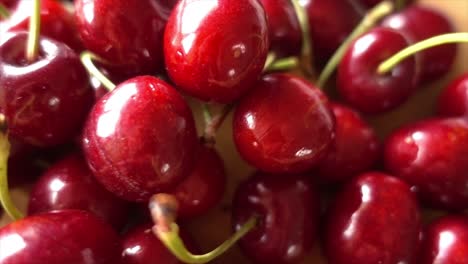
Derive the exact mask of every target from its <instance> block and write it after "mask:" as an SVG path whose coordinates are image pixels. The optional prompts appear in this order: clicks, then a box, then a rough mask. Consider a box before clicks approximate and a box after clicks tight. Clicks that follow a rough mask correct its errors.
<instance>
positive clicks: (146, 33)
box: [75, 0, 169, 76]
mask: <svg viewBox="0 0 468 264" xmlns="http://www.w3.org/2000/svg"><path fill="white" fill-rule="evenodd" d="M168 13H169V11H168V10H166V7H165V6H164V5H163V4H161V3H159V1H154V0H76V1H75V14H76V21H77V24H78V31H79V33H80V35H81V39H82V40H83V43H84V45H85V46H86V48H87V49H88V50H90V51H91V52H93V53H95V54H97V55H98V56H100V57H101V58H103V59H105V60H106V61H107V62H109V63H111V64H112V66H113V68H115V69H114V70H116V71H118V72H120V73H123V74H125V75H129V76H135V75H138V74H152V73H155V72H156V71H157V70H160V69H162V49H163V47H162V45H163V40H162V38H163V32H164V26H165V24H166V20H167V15H168Z"/></svg>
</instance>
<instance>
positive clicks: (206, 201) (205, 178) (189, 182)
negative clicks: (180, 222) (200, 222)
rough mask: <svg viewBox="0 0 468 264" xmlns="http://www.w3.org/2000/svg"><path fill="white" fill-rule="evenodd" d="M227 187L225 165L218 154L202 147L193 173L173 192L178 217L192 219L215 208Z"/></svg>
mask: <svg viewBox="0 0 468 264" xmlns="http://www.w3.org/2000/svg"><path fill="white" fill-rule="evenodd" d="M225 185H226V173H225V171H224V163H223V160H222V158H221V157H220V156H219V154H218V152H216V150H215V149H213V148H211V147H206V146H201V147H200V150H199V151H198V153H197V161H196V162H195V167H194V168H193V170H192V172H191V173H190V174H189V175H188V176H187V177H186V178H185V179H184V180H183V181H182V182H181V183H179V185H177V187H176V188H175V189H174V190H173V191H172V192H171V193H172V194H174V195H175V197H176V198H177V201H178V202H179V208H178V210H177V215H178V217H181V218H191V217H195V216H199V215H202V214H204V213H206V212H207V211H208V210H210V209H211V208H213V207H214V206H215V205H216V204H217V203H218V202H219V201H220V200H221V198H222V197H223V194H224V190H225Z"/></svg>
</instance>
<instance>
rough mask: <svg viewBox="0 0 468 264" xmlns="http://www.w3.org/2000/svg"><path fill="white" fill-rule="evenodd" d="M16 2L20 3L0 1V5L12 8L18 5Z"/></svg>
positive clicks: (7, 0) (13, 0) (14, 0)
mask: <svg viewBox="0 0 468 264" xmlns="http://www.w3.org/2000/svg"><path fill="white" fill-rule="evenodd" d="M18 2H21V1H18V0H0V4H3V5H4V6H5V7H7V8H14V7H15V6H16V5H17V4H18Z"/></svg>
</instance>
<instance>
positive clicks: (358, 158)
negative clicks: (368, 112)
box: [317, 103, 380, 183]
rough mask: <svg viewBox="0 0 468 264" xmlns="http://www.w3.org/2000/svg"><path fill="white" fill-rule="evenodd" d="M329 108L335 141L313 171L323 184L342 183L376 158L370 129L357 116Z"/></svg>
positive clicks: (336, 106) (334, 106)
mask: <svg viewBox="0 0 468 264" xmlns="http://www.w3.org/2000/svg"><path fill="white" fill-rule="evenodd" d="M331 108H332V110H333V114H334V115H335V119H336V139H335V143H334V146H333V147H332V148H331V149H330V151H329V152H328V154H327V156H326V158H325V160H324V161H322V162H321V163H320V165H319V166H318V170H317V172H318V174H317V176H318V177H319V179H320V180H321V181H322V182H324V183H337V182H343V181H345V180H348V179H350V178H351V177H353V176H355V175H358V174H359V173H362V172H364V171H366V170H368V169H370V168H372V166H373V165H374V164H375V163H376V161H377V159H378V158H379V154H380V153H379V142H378V139H377V136H376V134H375V131H374V129H373V128H372V127H371V126H370V125H369V124H367V123H366V121H365V120H364V119H363V118H362V117H361V116H360V115H359V114H358V113H357V112H355V111H354V110H352V109H351V108H349V107H347V106H344V105H341V104H338V103H333V104H331Z"/></svg>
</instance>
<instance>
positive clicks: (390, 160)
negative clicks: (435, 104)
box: [385, 118, 468, 210]
mask: <svg viewBox="0 0 468 264" xmlns="http://www.w3.org/2000/svg"><path fill="white" fill-rule="evenodd" d="M385 165H386V168H387V169H388V170H389V171H390V172H392V173H393V174H395V176H398V177H400V178H401V179H403V180H404V181H406V182H408V183H409V184H410V185H413V186H415V190H416V191H417V193H418V194H419V195H420V196H421V198H422V199H423V200H424V201H425V202H426V203H428V204H429V205H430V206H433V207H437V208H442V209H452V210H461V209H466V208H468V121H466V120H464V119H462V118H452V119H432V120H426V121H420V122H417V123H415V124H410V125H407V126H405V127H402V128H400V129H398V130H397V131H395V132H394V133H393V134H392V135H390V137H388V138H387V140H386V144H385Z"/></svg>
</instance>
